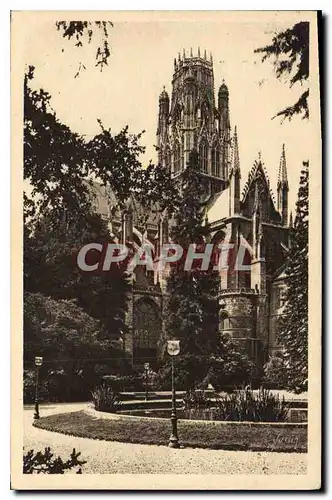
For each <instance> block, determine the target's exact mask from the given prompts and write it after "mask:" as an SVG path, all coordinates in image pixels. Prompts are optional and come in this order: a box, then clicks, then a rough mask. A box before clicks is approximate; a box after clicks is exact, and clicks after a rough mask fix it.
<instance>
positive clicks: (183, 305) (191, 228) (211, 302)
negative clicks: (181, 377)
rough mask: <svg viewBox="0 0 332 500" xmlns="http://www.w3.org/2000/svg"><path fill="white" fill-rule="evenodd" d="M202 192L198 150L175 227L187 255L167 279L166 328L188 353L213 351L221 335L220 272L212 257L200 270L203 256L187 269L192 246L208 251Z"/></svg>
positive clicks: (191, 160) (191, 161)
mask: <svg viewBox="0 0 332 500" xmlns="http://www.w3.org/2000/svg"><path fill="white" fill-rule="evenodd" d="M202 195H203V187H202V180H201V177H200V174H199V167H198V154H197V151H195V150H194V151H192V152H191V153H190V157H189V162H188V165H187V168H186V169H185V171H184V174H183V194H182V198H181V199H180V202H179V208H178V210H177V211H176V214H175V224H174V227H173V230H172V240H173V241H174V242H175V243H177V244H178V245H181V247H182V249H183V256H182V258H181V259H180V260H179V261H178V262H176V263H174V264H173V265H172V266H171V270H170V275H169V277H168V280H167V293H168V297H169V298H168V301H167V308H166V330H167V331H168V332H169V333H170V335H171V336H173V337H176V338H179V339H180V340H181V350H182V351H183V352H184V353H186V354H207V353H210V352H211V351H212V350H213V347H212V346H216V344H217V336H218V307H219V306H218V297H217V293H218V274H217V272H216V271H213V270H212V262H211V260H210V262H209V266H208V269H207V270H206V271H205V270H201V269H200V268H201V264H202V263H201V259H196V260H194V262H193V265H192V266H191V268H190V269H188V270H187V269H185V260H186V257H187V254H188V250H189V246H190V245H192V244H195V245H196V252H204V250H205V241H206V238H207V237H208V234H209V226H208V225H207V224H206V225H204V204H202V201H201V199H202Z"/></svg>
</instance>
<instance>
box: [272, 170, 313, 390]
mask: <svg viewBox="0 0 332 500" xmlns="http://www.w3.org/2000/svg"><path fill="white" fill-rule="evenodd" d="M303 167H304V168H303V170H302V171H301V177H300V187H299V192H298V200H297V203H296V217H295V221H294V228H293V229H292V230H291V235H290V236H291V247H290V252H289V255H288V258H287V261H286V269H285V272H286V277H287V283H288V287H287V291H286V303H285V309H284V313H283V316H282V318H281V320H280V323H279V332H278V340H279V342H280V344H281V345H282V346H283V347H284V353H283V356H284V361H285V364H286V367H287V370H286V374H285V378H286V384H287V387H288V388H289V389H291V390H294V391H296V392H301V391H305V390H307V380H308V196H309V187H308V176H309V162H303Z"/></svg>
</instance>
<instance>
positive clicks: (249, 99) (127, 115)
mask: <svg viewBox="0 0 332 500" xmlns="http://www.w3.org/2000/svg"><path fill="white" fill-rule="evenodd" d="M103 14H104V13H103ZM108 15H109V16H110V17H109V18H110V19H111V20H112V21H113V22H114V27H113V28H111V29H110V38H109V43H110V46H111V57H110V58H109V63H108V66H107V67H105V68H104V70H103V71H102V72H101V71H100V70H99V69H98V68H96V67H95V66H94V55H95V50H96V45H95V42H94V41H92V42H91V44H85V45H84V47H83V48H76V47H75V46H74V42H73V41H67V40H63V39H62V37H61V34H60V33H59V32H58V31H57V30H56V28H55V24H54V20H53V21H52V20H50V19H49V18H43V17H38V16H35V17H33V18H31V20H30V22H29V29H28V30H27V32H26V33H27V34H26V36H25V42H24V63H25V64H33V65H34V66H35V68H36V69H35V81H34V85H35V86H36V87H38V88H39V87H42V88H44V90H47V91H48V92H49V93H50V94H51V96H52V100H51V103H52V107H53V109H54V110H55V111H56V113H57V115H58V117H59V119H60V120H61V121H62V122H64V123H66V124H67V125H68V126H69V127H70V128H71V129H72V130H73V131H75V132H79V133H81V134H84V135H85V136H86V137H87V138H89V137H92V136H93V135H95V134H96V133H98V132H99V130H100V129H99V125H98V122H97V119H101V120H102V122H103V125H104V126H105V127H110V128H111V130H112V131H113V132H114V133H116V132H118V131H119V130H120V129H121V128H122V127H124V126H126V125H128V126H129V131H130V132H132V133H139V132H141V131H142V130H145V131H146V132H145V134H144V135H143V138H142V141H141V143H142V144H143V145H145V146H146V153H145V155H144V156H143V158H142V160H143V162H146V163H147V162H148V161H149V160H150V159H151V160H152V161H156V152H155V149H154V145H155V144H156V129H157V117H158V96H159V94H160V92H161V91H162V89H163V86H164V85H165V87H166V90H167V91H168V92H169V94H171V80H172V75H173V60H174V57H177V55H178V52H179V51H180V52H181V54H182V51H183V49H185V50H186V52H187V53H189V51H190V48H192V49H193V52H194V54H195V53H196V54H197V48H198V46H199V47H200V50H201V54H203V53H204V49H206V51H207V53H208V54H209V53H210V52H211V53H212V56H213V61H214V82H215V94H216V95H217V91H218V87H219V85H220V84H221V82H222V80H223V79H224V80H225V82H226V84H227V85H228V88H229V99H230V119H231V127H232V129H234V126H235V125H236V126H237V131H238V140H239V152H240V164H241V174H242V187H244V184H245V182H246V180H247V176H248V172H249V170H250V169H251V167H252V165H253V162H254V160H255V159H256V158H257V157H258V152H259V151H261V157H262V161H263V163H264V164H265V168H266V170H267V172H268V175H269V178H270V185H271V188H272V190H273V191H274V193H276V184H277V176H278V168H279V160H280V155H281V150H282V144H283V143H285V149H286V158H287V166H288V178H289V186H290V192H289V204H290V209H291V210H293V212H294V206H295V201H296V197H297V190H298V182H299V176H300V170H301V167H302V161H303V160H307V159H310V158H311V156H312V155H313V154H314V152H313V150H312V147H313V145H312V141H311V136H312V133H313V128H312V124H311V123H310V120H309V121H304V120H301V118H300V117H296V118H294V119H293V120H292V121H291V122H288V121H287V122H286V121H285V122H284V123H281V121H280V119H279V118H275V119H273V120H272V117H273V116H274V115H275V114H276V113H277V112H278V111H280V110H281V109H283V108H284V107H286V106H287V105H289V104H293V103H294V102H295V101H296V100H297V98H298V97H299V96H300V94H301V92H302V91H303V88H301V87H300V86H299V85H298V86H295V87H294V88H293V89H290V88H289V86H288V84H287V81H279V80H277V78H276V76H275V73H274V70H273V64H272V61H269V60H268V61H267V62H265V63H262V62H261V58H260V56H259V55H258V54H254V50H255V49H256V48H258V47H261V46H264V45H266V44H268V43H269V42H270V41H271V38H272V36H273V34H274V33H275V32H276V31H280V30H283V29H285V28H288V27H291V26H293V24H295V23H296V22H299V21H300V20H305V19H306V15H307V14H306V13H305V12H302V13H296V12H287V11H284V12H279V13H278V12H270V13H268V12H265V13H263V12H261V13H257V12H236V13H235V12H234V13H229V12H221V13H220V12H218V13H217V12H209V13H207V12H205V13H204V12H198V13H196V14H195V13H193V12H191V13H190V12H187V13H185V12H182V13H181V12H180V13H179V12H178V13H174V12H173V13H169V14H167V13H160V12H159V14H158V13H156V12H153V13H141V14H140V15H138V14H135V13H132V12H131V13H130V12H127V13H122V15H121V13H109V14H108ZM104 18H105V17H104ZM59 20H62V19H59ZM82 20H83V18H82ZM96 41H97V40H96ZM80 61H82V62H83V63H84V64H85V66H86V68H87V69H86V70H84V71H81V73H80V75H79V77H77V78H74V76H75V74H76V72H77V69H78V65H79V62H80ZM275 198H276V196H275Z"/></svg>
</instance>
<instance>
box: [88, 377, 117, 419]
mask: <svg viewBox="0 0 332 500" xmlns="http://www.w3.org/2000/svg"><path fill="white" fill-rule="evenodd" d="M91 395H92V401H93V404H94V407H95V410H97V411H106V412H110V413H116V412H117V411H119V410H120V408H121V401H120V397H119V394H118V393H117V392H114V391H113V390H112V389H111V388H110V387H109V386H108V385H107V384H105V383H103V384H101V385H100V386H98V387H96V388H95V389H94V390H93V391H92V393H91Z"/></svg>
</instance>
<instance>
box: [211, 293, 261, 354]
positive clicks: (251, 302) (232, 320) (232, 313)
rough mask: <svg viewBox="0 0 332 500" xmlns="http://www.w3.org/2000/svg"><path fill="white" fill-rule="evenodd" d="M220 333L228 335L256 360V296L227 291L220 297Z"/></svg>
mask: <svg viewBox="0 0 332 500" xmlns="http://www.w3.org/2000/svg"><path fill="white" fill-rule="evenodd" d="M220 304H221V311H220V321H219V331H220V333H222V332H224V333H229V334H230V335H231V336H232V338H233V339H234V340H236V341H237V342H238V343H239V346H240V347H242V348H244V349H245V350H246V352H247V353H248V354H249V355H250V356H251V357H253V358H254V359H256V350H257V349H256V315H257V311H256V304H257V295H256V294H255V293H248V294H247V295H243V294H242V295H241V294H240V293H238V292H234V291H233V292H232V291H227V293H224V294H222V295H221V297H220Z"/></svg>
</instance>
